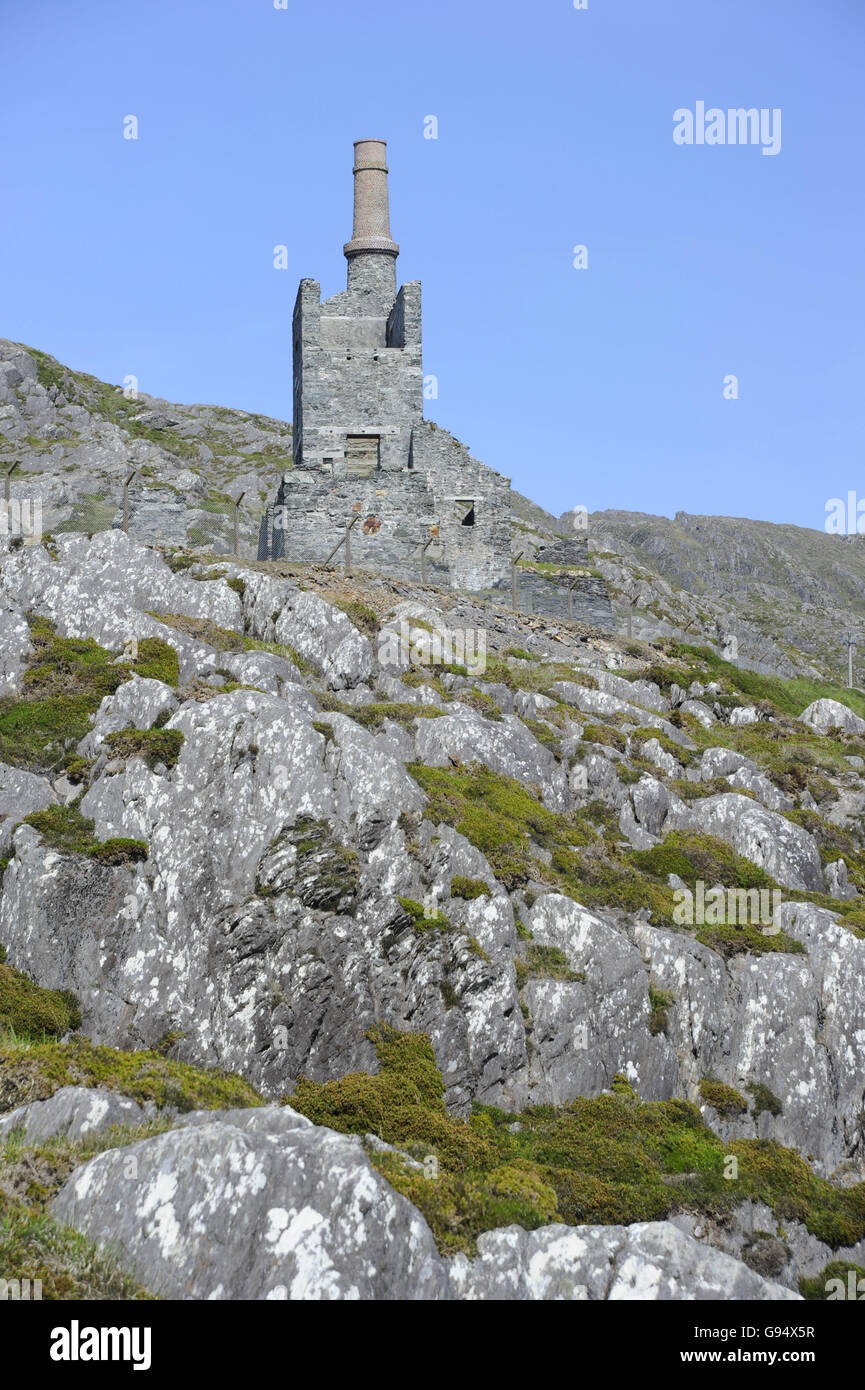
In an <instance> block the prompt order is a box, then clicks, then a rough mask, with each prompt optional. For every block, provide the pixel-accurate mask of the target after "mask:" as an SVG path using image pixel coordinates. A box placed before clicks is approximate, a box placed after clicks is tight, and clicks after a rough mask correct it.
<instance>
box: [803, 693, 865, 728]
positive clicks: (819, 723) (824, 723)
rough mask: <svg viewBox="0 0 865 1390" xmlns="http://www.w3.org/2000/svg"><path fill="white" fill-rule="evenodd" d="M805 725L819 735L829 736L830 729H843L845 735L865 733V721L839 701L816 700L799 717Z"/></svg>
mask: <svg viewBox="0 0 865 1390" xmlns="http://www.w3.org/2000/svg"><path fill="white" fill-rule="evenodd" d="M799 718H800V719H801V720H802V722H803V724H810V726H811V728H812V729H815V730H816V731H817V733H818V734H827V733H828V732H829V730H830V729H841V730H843V732H844V733H845V734H861V733H863V732H865V719H860V718H859V715H858V714H854V712H853V710H852V709H850V708H849V706H847V705H842V704H841V703H840V702H839V701H838V700H815V701H814V702H813V704H810V705H809V706H808V708H807V709H804V710H803V711H802V713H801V714H800V715H799Z"/></svg>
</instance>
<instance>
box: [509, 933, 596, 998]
mask: <svg viewBox="0 0 865 1390" xmlns="http://www.w3.org/2000/svg"><path fill="white" fill-rule="evenodd" d="M514 968H515V970H516V975H517V988H518V989H522V988H523V986H524V985H525V984H526V983H527V982H528V981H529V980H530V979H534V978H540V979H544V980H568V981H571V982H574V981H578V980H585V978H586V977H585V975H584V974H583V973H582V972H581V971H578V970H572V969H571V967H570V965H569V964H568V958H567V956H566V955H565V953H564V951H562V950H560V949H559V947H558V946H539V945H537V943H536V942H534V941H532V942H529V944H528V945H527V946H526V953H525V956H524V957H522V958H521V959H520V958H518V959H517V960H515V961H514Z"/></svg>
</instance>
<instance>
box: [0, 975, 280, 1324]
mask: <svg viewBox="0 0 865 1390" xmlns="http://www.w3.org/2000/svg"><path fill="white" fill-rule="evenodd" d="M0 974H2V967H0ZM0 991H2V983H0ZM44 993H46V994H48V993H50V991H45V992H44ZM0 1015H2V1006H0ZM0 1023H2V1017H0ZM61 1086H100V1087H107V1088H108V1089H110V1090H115V1091H119V1092H121V1093H122V1094H124V1095H127V1096H130V1097H132V1099H134V1100H137V1101H139V1102H140V1103H142V1104H145V1103H147V1102H153V1103H154V1104H155V1105H157V1106H158V1107H160V1108H163V1107H171V1108H172V1110H173V1109H177V1110H181V1111H184V1112H186V1111H190V1110H213V1109H217V1110H221V1109H232V1108H234V1107H240V1106H257V1105H261V1104H262V1100H261V1097H260V1096H259V1095H258V1094H257V1092H256V1091H254V1090H253V1088H252V1087H251V1086H249V1085H248V1084H247V1083H246V1082H245V1081H243V1080H241V1078H240V1077H236V1076H231V1075H229V1074H227V1073H222V1072H209V1071H205V1070H202V1069H200V1068H197V1067H189V1066H185V1065H183V1064H182V1063H179V1062H169V1061H168V1060H167V1059H166V1058H165V1057H162V1056H159V1055H158V1054H157V1053H154V1052H119V1051H116V1050H115V1049H113V1048H108V1047H94V1046H93V1044H92V1043H90V1042H89V1041H88V1040H87V1039H86V1038H82V1037H75V1038H73V1039H72V1040H71V1042H69V1043H57V1042H39V1043H35V1044H31V1045H27V1044H22V1043H21V1041H20V1040H17V1039H16V1040H14V1041H13V1040H11V1039H10V1040H8V1041H6V1042H2V1041H0V1111H5V1110H10V1109H13V1108H15V1107H16V1106H18V1105H24V1104H27V1103H28V1102H30V1101H35V1100H46V1099H47V1098H48V1097H49V1096H51V1095H53V1094H54V1092H55V1091H56V1090H58V1089H59V1088H60V1087H61ZM170 1123H171V1120H170V1118H168V1117H166V1116H160V1115H158V1116H156V1117H155V1118H154V1119H152V1120H150V1121H148V1122H147V1123H146V1124H144V1125H142V1126H139V1127H136V1128H130V1127H126V1126H123V1127H118V1126H114V1127H112V1128H111V1129H109V1130H107V1131H105V1132H103V1133H101V1134H98V1135H94V1136H89V1137H88V1138H86V1139H82V1140H70V1139H68V1138H66V1137H59V1138H54V1139H50V1140H48V1141H46V1142H43V1143H39V1144H35V1145H34V1144H29V1143H27V1141H25V1140H24V1138H23V1136H22V1134H21V1133H20V1132H19V1133H17V1134H14V1133H13V1134H12V1135H11V1137H10V1138H8V1139H7V1140H6V1141H5V1142H3V1143H0V1270H2V1271H3V1276H4V1277H5V1278H6V1279H30V1280H34V1279H38V1280H40V1281H41V1284H42V1297H43V1299H99V1300H102V1299H130V1298H133V1299H135V1298H150V1297H152V1295H151V1294H149V1293H147V1292H146V1291H145V1290H144V1289H142V1288H141V1287H140V1286H139V1285H137V1284H136V1283H135V1282H134V1281H133V1280H132V1279H130V1278H129V1277H128V1276H127V1275H125V1274H123V1273H121V1272H120V1271H119V1270H118V1269H117V1267H116V1264H115V1263H114V1261H113V1260H112V1259H111V1258H110V1256H108V1255H106V1254H104V1253H100V1252H98V1251H97V1250H96V1248H95V1247H94V1246H93V1245H92V1244H90V1242H88V1241H87V1240H85V1239H84V1238H83V1237H82V1236H79V1235H77V1234H76V1233H75V1232H73V1231H70V1230H68V1229H67V1228H65V1227H62V1226H60V1225H58V1224H57V1223H56V1222H55V1221H54V1220H52V1218H51V1217H50V1216H49V1215H48V1205H49V1203H50V1202H51V1200H52V1199H53V1197H54V1196H55V1195H56V1193H57V1192H58V1190H59V1189H60V1187H61V1186H62V1184H63V1183H64V1182H65V1181H66V1179H67V1178H68V1177H69V1175H70V1173H71V1172H72V1171H73V1169H75V1168H77V1167H79V1165H80V1164H82V1163H85V1162H87V1160H88V1159H90V1158H93V1157H94V1156H95V1155H96V1154H98V1153H102V1152H104V1151H105V1150H108V1149H113V1148H118V1147H120V1146H125V1145H127V1144H131V1143H134V1142H135V1141H136V1140H139V1139H144V1138H148V1137H150V1136H151V1135H154V1134H158V1133H160V1132H161V1131H162V1130H164V1129H166V1128H168V1127H169V1125H170Z"/></svg>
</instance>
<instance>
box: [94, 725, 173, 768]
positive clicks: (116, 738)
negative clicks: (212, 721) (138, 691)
mask: <svg viewBox="0 0 865 1390" xmlns="http://www.w3.org/2000/svg"><path fill="white" fill-rule="evenodd" d="M184 741H185V736H184V734H183V733H182V732H181V731H180V729H131V728H130V729H121V730H120V731H119V732H118V733H114V734H109V735H108V737H107V738H106V740H105V742H106V743H107V745H108V747H109V749H110V750H111V756H112V757H114V758H143V759H144V761H145V762H146V763H147V766H148V767H149V768H150V770H151V772H152V771H153V769H154V768H155V767H156V765H157V763H163V764H164V765H165V767H167V768H171V767H174V765H175V763H176V762H177V759H178V758H179V757H180V750H181V748H182V747H183V744H184Z"/></svg>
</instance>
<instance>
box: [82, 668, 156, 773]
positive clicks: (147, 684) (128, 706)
mask: <svg viewBox="0 0 865 1390" xmlns="http://www.w3.org/2000/svg"><path fill="white" fill-rule="evenodd" d="M176 709H177V699H176V697H175V694H174V691H173V690H172V689H171V686H170V685H165V684H163V682H162V681H156V680H150V679H142V677H141V676H135V675H134V676H133V677H132V679H131V680H128V681H124V682H123V684H122V685H119V686H118V687H117V689H116V690H115V692H114V694H113V695H106V696H105V699H104V700H103V701H102V704H101V705H100V706H99V709H98V710H97V712H96V716H95V718H94V721H93V728H92V729H91V731H90V733H89V734H87V735H86V736H85V737H84V738H83V739H82V740H81V742H80V743H79V745H78V752H79V753H80V754H81V756H82V757H84V758H93V757H95V756H96V754H97V753H98V752H99V751H100V749H101V748H102V746H103V743H104V740H105V738H106V736H107V735H108V734H113V733H116V732H118V731H119V730H120V729H151V728H152V727H153V725H154V724H155V723H156V720H157V719H158V717H159V716H160V715H161V714H162V713H163V712H165V713H166V714H168V715H171V714H173V713H174V711H175V710H176Z"/></svg>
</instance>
